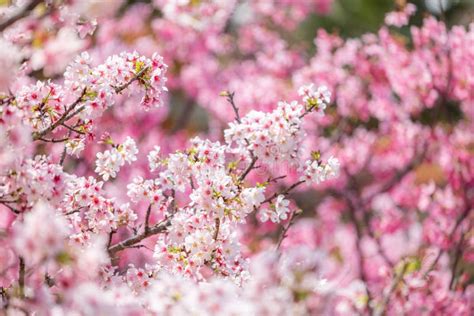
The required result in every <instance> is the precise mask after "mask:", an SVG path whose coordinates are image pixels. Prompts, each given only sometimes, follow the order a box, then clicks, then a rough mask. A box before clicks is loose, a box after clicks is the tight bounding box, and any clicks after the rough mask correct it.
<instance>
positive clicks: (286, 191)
mask: <svg viewBox="0 0 474 316" xmlns="http://www.w3.org/2000/svg"><path fill="white" fill-rule="evenodd" d="M304 182H305V180H300V181H298V182H295V183H293V184H292V185H291V186H289V187H288V188H286V189H285V190H283V191H281V192H275V193H274V194H273V195H272V196H270V197H268V198H266V199H265V200H264V201H263V202H262V204H264V203H269V202H271V201H273V200H274V199H276V198H277V197H278V196H279V195H280V194H283V195H285V194H288V193H289V192H290V191H291V190H293V189H295V188H296V187H298V186H299V185H301V184H303V183H304Z"/></svg>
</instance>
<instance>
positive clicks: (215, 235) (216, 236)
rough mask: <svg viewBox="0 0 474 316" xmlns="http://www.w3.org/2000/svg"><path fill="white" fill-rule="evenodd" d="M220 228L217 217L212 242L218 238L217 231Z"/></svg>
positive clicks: (219, 221)
mask: <svg viewBox="0 0 474 316" xmlns="http://www.w3.org/2000/svg"><path fill="white" fill-rule="evenodd" d="M220 227H221V220H220V218H219V217H216V230H215V231H214V240H215V241H217V238H218V237H219V229H220Z"/></svg>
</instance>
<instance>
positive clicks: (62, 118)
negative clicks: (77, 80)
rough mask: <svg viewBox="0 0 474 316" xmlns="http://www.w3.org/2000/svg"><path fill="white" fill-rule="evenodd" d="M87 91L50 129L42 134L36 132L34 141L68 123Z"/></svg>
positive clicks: (41, 132)
mask: <svg viewBox="0 0 474 316" xmlns="http://www.w3.org/2000/svg"><path fill="white" fill-rule="evenodd" d="M86 91H87V89H86V88H84V89H83V90H82V93H81V95H80V96H79V97H78V98H77V99H76V101H74V102H73V103H72V104H71V105H70V106H68V107H67V109H66V111H65V112H64V113H63V115H62V116H61V117H60V118H59V119H58V120H57V121H56V122H54V123H53V124H51V125H50V126H49V127H47V128H45V129H44V130H42V131H40V132H35V133H33V140H41V138H42V137H43V136H45V135H47V134H48V133H50V132H52V131H53V130H54V129H56V127H58V126H59V125H61V124H63V123H64V122H66V121H67V120H68V119H69V118H70V117H69V113H71V111H73V110H74V108H75V107H76V106H77V105H78V104H79V103H81V102H82V101H83V98H84V96H85V95H86Z"/></svg>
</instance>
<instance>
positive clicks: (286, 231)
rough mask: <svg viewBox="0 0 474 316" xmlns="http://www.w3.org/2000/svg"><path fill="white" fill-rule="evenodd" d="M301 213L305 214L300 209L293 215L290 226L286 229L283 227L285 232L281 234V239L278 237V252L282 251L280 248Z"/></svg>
mask: <svg viewBox="0 0 474 316" xmlns="http://www.w3.org/2000/svg"><path fill="white" fill-rule="evenodd" d="M301 213H303V212H302V211H301V210H300V209H298V210H296V211H294V212H293V213H292V214H291V217H290V221H289V222H288V225H286V227H283V230H282V232H281V234H280V237H278V243H277V246H276V249H277V250H278V249H280V246H281V244H282V243H283V240H284V239H285V238H286V236H287V233H288V230H289V229H290V227H291V225H293V223H294V222H295V219H296V217H298V215H300V214H301Z"/></svg>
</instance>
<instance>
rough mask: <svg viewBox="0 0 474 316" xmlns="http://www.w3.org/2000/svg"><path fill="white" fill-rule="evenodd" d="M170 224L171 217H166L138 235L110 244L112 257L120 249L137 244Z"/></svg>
mask: <svg viewBox="0 0 474 316" xmlns="http://www.w3.org/2000/svg"><path fill="white" fill-rule="evenodd" d="M170 224H171V218H168V219H165V220H163V221H161V222H160V223H158V224H156V225H154V226H152V227H150V228H149V229H148V231H144V232H142V233H140V234H138V235H135V236H132V237H130V238H128V239H126V240H124V241H122V242H119V243H118V244H115V245H113V246H110V247H109V248H108V252H109V255H110V257H114V256H115V254H116V253H117V252H119V251H122V250H124V249H127V248H130V247H132V246H135V245H136V244H138V243H139V242H141V241H142V240H143V239H146V238H148V237H150V236H153V235H156V234H160V233H163V232H165V231H166V229H167V228H168V226H169V225H170Z"/></svg>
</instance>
